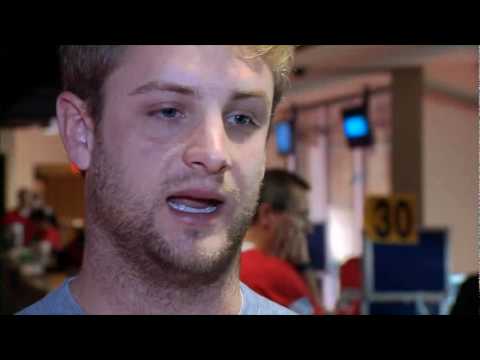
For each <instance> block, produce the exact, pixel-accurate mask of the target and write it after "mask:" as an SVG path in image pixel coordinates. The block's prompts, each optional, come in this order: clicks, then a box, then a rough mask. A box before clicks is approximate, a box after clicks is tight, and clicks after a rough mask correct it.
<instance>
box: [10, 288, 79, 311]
mask: <svg viewBox="0 0 480 360" xmlns="http://www.w3.org/2000/svg"><path fill="white" fill-rule="evenodd" d="M70 281H71V279H70V280H66V281H65V282H64V283H63V284H62V286H60V287H59V288H58V289H56V290H54V291H52V292H51V293H49V294H48V295H47V296H45V297H44V298H43V299H41V300H40V301H38V302H36V303H34V304H33V305H30V306H29V307H27V308H25V309H23V310H21V311H20V312H18V313H17V314H16V315H83V314H84V312H83V310H82V309H81V308H80V306H79V305H78V304H77V303H76V302H75V300H74V299H73V297H72V295H71V293H70V290H69V282H70Z"/></svg>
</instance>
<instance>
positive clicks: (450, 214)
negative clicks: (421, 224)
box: [423, 97, 478, 272]
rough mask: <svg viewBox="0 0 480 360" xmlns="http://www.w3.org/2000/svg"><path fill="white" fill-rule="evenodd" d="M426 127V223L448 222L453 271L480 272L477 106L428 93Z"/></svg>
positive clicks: (445, 223)
mask: <svg viewBox="0 0 480 360" xmlns="http://www.w3.org/2000/svg"><path fill="white" fill-rule="evenodd" d="M423 131H424V143H423V145H424V150H423V151H424V154H423V164H424V166H423V177H424V189H423V191H424V192H423V196H424V199H423V200H424V219H425V220H424V221H425V224H426V226H432V227H437V226H439V227H448V228H449V230H450V242H451V248H450V250H451V270H452V271H453V272H478V247H477V246H478V245H477V241H478V240H477V237H476V225H477V206H478V205H477V204H478V183H477V179H478V118H477V110H476V109H475V108H468V107H465V106H462V105H461V104H455V103H454V102H452V101H449V102H447V101H445V100H442V99H435V98H431V97H426V98H425V101H424V130H423Z"/></svg>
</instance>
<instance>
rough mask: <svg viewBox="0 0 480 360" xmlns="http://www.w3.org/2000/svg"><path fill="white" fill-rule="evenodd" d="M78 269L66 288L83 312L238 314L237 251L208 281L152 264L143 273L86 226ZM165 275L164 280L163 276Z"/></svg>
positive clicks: (95, 230)
mask: <svg viewBox="0 0 480 360" xmlns="http://www.w3.org/2000/svg"><path fill="white" fill-rule="evenodd" d="M86 238H87V240H86V243H85V253H84V261H83V265H82V270H81V271H80V274H79V275H78V277H77V278H75V280H74V281H73V282H72V286H71V289H72V294H73V296H74V297H75V298H76V300H77V301H78V303H79V304H80V306H81V307H82V308H83V309H84V310H85V311H86V313H88V314H138V315H140V314H238V313H239V312H240V308H241V294H240V281H239V275H238V271H239V270H238V257H237V259H236V260H235V261H233V262H232V265H231V267H230V268H229V269H228V271H226V272H225V273H224V275H222V276H221V277H219V278H218V280H216V281H215V282H214V283H212V284H208V285H203V284H201V285H199V284H197V283H196V282H195V281H192V282H188V281H187V282H185V279H182V282H181V284H179V283H175V281H173V280H172V279H171V275H169V274H165V273H162V270H161V269H160V268H157V267H155V264H152V266H151V267H150V268H152V273H151V274H146V273H145V272H141V271H139V270H138V269H135V267H134V266H132V265H131V264H129V263H128V261H124V259H123V258H122V256H119V255H118V252H117V251H116V250H115V249H114V248H113V247H112V246H111V244H112V243H113V242H112V239H108V238H107V237H106V236H105V234H102V232H101V231H97V229H87V234H86ZM167 279H169V280H167ZM186 283H187V284H188V286H185V284H186Z"/></svg>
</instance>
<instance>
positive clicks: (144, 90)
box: [129, 81, 196, 96]
mask: <svg viewBox="0 0 480 360" xmlns="http://www.w3.org/2000/svg"><path fill="white" fill-rule="evenodd" d="M154 91H165V92H175V93H179V94H183V95H195V94H196V91H194V90H193V89H191V88H189V87H186V86H182V85H179V84H173V83H165V84H160V83H158V82H157V81H150V82H148V83H146V84H145V85H142V86H139V87H138V88H136V89H135V90H133V91H132V92H131V93H130V94H129V95H130V96H135V95H143V94H148V93H150V92H154Z"/></svg>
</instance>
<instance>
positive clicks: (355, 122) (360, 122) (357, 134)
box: [344, 114, 370, 138]
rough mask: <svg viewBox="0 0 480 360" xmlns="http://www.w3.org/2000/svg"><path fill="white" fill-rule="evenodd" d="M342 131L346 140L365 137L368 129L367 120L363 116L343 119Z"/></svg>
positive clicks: (358, 115)
mask: <svg viewBox="0 0 480 360" xmlns="http://www.w3.org/2000/svg"><path fill="white" fill-rule="evenodd" d="M344 131H345V136H346V137H347V138H361V137H363V136H367V135H368V133H369V131H370V129H369V125H368V121H367V118H366V117H365V115H363V114H357V115H352V116H349V117H347V118H345V121H344Z"/></svg>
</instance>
